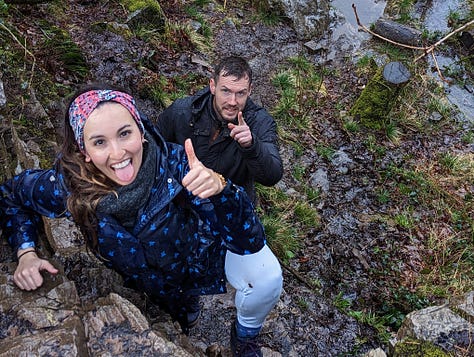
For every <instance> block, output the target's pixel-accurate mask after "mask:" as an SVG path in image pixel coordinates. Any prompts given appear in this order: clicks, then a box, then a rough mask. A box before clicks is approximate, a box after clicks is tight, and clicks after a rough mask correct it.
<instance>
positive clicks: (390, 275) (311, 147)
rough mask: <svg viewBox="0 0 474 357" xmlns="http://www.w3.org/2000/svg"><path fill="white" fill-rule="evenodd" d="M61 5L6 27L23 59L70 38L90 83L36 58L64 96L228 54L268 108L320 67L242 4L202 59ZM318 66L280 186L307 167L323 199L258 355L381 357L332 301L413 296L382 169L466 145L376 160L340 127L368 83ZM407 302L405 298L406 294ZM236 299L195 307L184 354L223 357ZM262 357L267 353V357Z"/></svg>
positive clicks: (81, 5)
mask: <svg viewBox="0 0 474 357" xmlns="http://www.w3.org/2000/svg"><path fill="white" fill-rule="evenodd" d="M63 3H64V4H63V6H62V10H63V11H64V12H65V16H57V14H52V13H50V12H49V11H48V6H47V5H45V4H39V5H18V6H14V7H13V6H12V10H11V11H10V14H11V18H10V19H9V21H12V23H14V24H15V26H16V28H17V29H19V30H20V31H22V32H23V34H24V36H26V37H27V39H28V42H29V43H30V45H29V46H30V47H29V50H31V51H35V44H37V43H40V42H41V41H42V39H43V37H44V33H43V31H42V29H41V25H39V24H40V21H39V20H40V19H43V20H47V21H48V22H49V23H51V24H54V25H55V26H57V27H58V28H62V29H64V30H66V31H68V33H69V34H70V36H71V38H72V40H73V41H74V42H75V43H76V44H77V45H78V46H79V47H80V48H81V50H82V51H83V53H84V56H85V60H86V62H87V64H88V66H89V69H90V74H89V75H88V76H87V77H86V78H78V77H77V76H75V75H74V74H73V73H71V72H68V71H67V70H65V69H64V68H63V67H62V64H61V63H60V62H59V61H55V59H54V58H51V57H48V55H47V53H46V52H43V53H36V57H37V58H36V59H37V66H38V68H40V69H41V70H42V71H46V72H48V73H51V74H53V76H54V78H55V82H56V83H61V84H63V85H64V86H65V87H75V86H77V85H78V84H80V82H81V81H90V80H96V81H108V82H112V83H115V84H118V85H121V86H123V87H125V88H126V89H130V90H131V91H132V92H138V91H139V89H140V88H141V87H142V86H143V85H144V82H146V81H147V79H148V78H150V77H152V76H153V75H156V74H162V75H165V76H175V75H181V74H185V73H198V74H200V75H202V77H203V78H206V77H207V76H208V75H209V68H207V66H205V65H202V64H200V63H196V62H194V61H192V58H193V57H194V56H196V57H198V58H200V59H202V60H203V61H205V62H208V63H212V62H213V61H214V60H215V59H216V58H219V57H221V56H224V55H229V54H235V55H242V56H244V57H246V58H248V59H249V60H250V63H251V65H252V67H253V68H254V71H255V88H254V91H253V93H252V96H253V98H254V99H255V100H256V101H257V102H259V103H261V104H262V105H264V106H265V107H267V108H272V107H273V106H274V105H275V103H276V101H277V99H278V96H277V93H276V92H275V88H274V86H273V85H272V84H271V76H272V75H273V74H274V73H276V72H277V71H278V70H279V69H280V68H281V66H283V65H285V63H286V61H287V59H288V58H290V57H294V56H297V55H298V54H301V53H305V54H307V55H309V58H311V59H312V60H314V62H315V66H321V61H320V59H321V54H314V55H311V54H309V53H308V50H307V49H305V47H304V44H303V43H301V42H299V41H298V40H297V38H296V34H295V33H294V31H293V29H292V28H291V26H289V24H286V23H281V24H278V25H274V26H267V25H264V24H262V23H260V22H258V21H256V20H253V19H254V17H253V16H252V9H251V8H250V7H249V6H248V4H247V5H246V6H243V7H237V6H236V7H234V6H233V4H232V3H231V2H227V8H226V10H225V12H224V11H222V10H219V11H218V10H217V9H216V8H215V7H213V6H211V5H207V6H206V7H205V13H204V16H205V18H206V21H207V22H208V23H210V24H211V25H212V27H213V33H214V43H213V49H212V51H211V52H210V53H201V52H199V51H198V50H197V49H196V48H193V47H192V46H189V44H188V43H187V42H186V39H185V38H183V46H182V48H179V49H176V48H166V47H164V46H163V47H159V48H156V47H153V46H152V45H150V44H149V43H146V42H144V41H142V40H140V39H137V38H129V39H126V38H124V37H122V36H119V35H117V34H114V33H112V32H110V31H107V30H104V31H93V30H92V29H93V28H94V26H97V24H100V23H103V24H105V23H119V24H121V23H125V21H126V15H127V14H126V13H125V12H124V11H123V9H122V8H121V7H120V6H119V5H118V4H117V3H115V2H114V1H110V2H94V1H72V0H69V1H65V2H63ZM162 6H163V9H164V11H165V13H166V14H167V16H168V17H169V18H170V19H171V20H172V21H186V20H188V18H187V17H186V15H185V12H184V10H183V7H182V6H180V4H179V3H178V2H173V1H165V2H163V3H162ZM253 11H254V10H253ZM230 18H234V19H237V20H238V21H232V20H229V19H230ZM323 66H324V69H325V72H326V73H330V74H327V75H326V76H325V78H324V85H325V89H326V93H325V94H324V96H321V97H320V98H319V99H318V106H317V107H315V108H313V109H312V110H311V113H309V116H310V117H311V122H312V125H311V127H310V129H308V130H305V131H300V132H295V133H293V134H294V135H295V136H296V137H297V138H298V140H299V141H300V142H301V143H302V144H303V146H304V148H305V150H304V153H303V154H302V155H301V154H298V155H297V154H296V153H295V151H294V149H293V147H292V146H291V145H289V143H286V142H282V145H281V153H282V157H283V159H284V163H285V175H284V178H283V180H282V181H281V182H280V183H279V184H278V186H279V187H280V188H281V189H282V190H283V191H285V192H286V193H288V194H289V195H291V194H294V195H297V193H296V192H295V191H294V190H293V189H292V188H293V187H295V185H297V182H295V179H294V178H293V176H292V175H291V173H292V168H293V167H295V165H299V166H300V167H302V168H304V172H305V176H306V180H307V182H308V184H309V185H313V186H314V187H315V188H322V194H321V197H320V200H319V201H318V204H317V209H318V212H319V213H320V215H321V226H320V227H318V228H317V229H315V230H314V231H312V232H311V233H309V234H308V235H307V237H306V238H305V240H304V242H303V246H302V248H301V250H300V251H299V252H297V255H296V257H295V258H294V259H292V260H291V261H290V262H289V263H288V264H285V266H284V278H285V283H284V293H283V295H282V298H281V301H280V302H279V303H278V305H277V307H276V308H275V310H274V311H273V312H272V313H271V315H270V316H269V318H268V321H267V322H266V324H265V326H264V329H263V332H262V341H263V344H264V346H265V347H266V348H268V349H269V350H273V351H278V352H280V353H281V354H282V355H283V356H341V355H354V356H355V355H362V354H363V353H364V352H366V351H368V350H369V349H370V348H373V347H378V346H382V347H384V345H383V342H382V341H380V340H379V338H378V333H377V331H375V329H373V328H372V327H369V326H368V325H366V324H362V323H360V322H358V321H357V320H356V319H354V318H353V317H350V316H348V315H347V314H345V313H342V312H341V311H340V310H339V309H338V308H337V307H336V306H335V304H334V301H335V300H336V299H337V298H338V297H339V298H340V297H343V298H344V299H346V300H347V301H350V302H351V303H352V309H353V310H359V311H365V312H367V313H371V312H374V311H381V310H383V309H387V312H389V310H390V309H393V308H395V307H396V308H397V309H398V311H403V310H404V306H390V305H389V304H387V301H388V300H390V298H391V297H392V294H393V291H400V287H410V284H411V283H412V281H413V276H415V275H417V274H418V272H419V270H420V269H421V267H422V256H423V255H424V254H425V250H424V249H425V248H424V246H423V244H422V243H421V242H420V241H418V240H417V239H414V238H413V237H411V236H410V234H409V232H406V231H403V230H400V229H399V228H397V227H396V226H395V225H390V224H387V223H381V222H382V221H383V220H379V219H378V217H379V216H380V215H387V214H388V215H390V214H393V213H394V212H396V207H390V205H389V203H385V204H382V203H380V202H379V200H377V197H376V192H375V187H376V186H377V185H378V184H379V182H380V176H379V170H380V169H381V168H384V167H386V166H387V165H401V164H402V163H403V162H404V160H406V159H407V157H410V156H416V157H429V156H430V155H431V153H432V152H434V151H436V150H438V149H439V148H441V147H446V146H458V147H461V146H462V145H461V143H460V139H459V135H460V134H459V133H457V132H455V131H454V129H450V128H446V130H445V131H444V132H443V133H433V135H432V136H431V137H429V138H426V137H422V136H421V135H419V134H417V133H415V132H413V133H409V134H408V135H406V136H405V137H404V139H403V143H402V144H400V145H398V146H394V145H391V144H390V143H387V144H386V145H387V146H388V147H389V149H388V150H387V151H386V153H385V154H384V156H383V157H377V156H376V155H375V154H374V152H373V151H370V150H369V149H368V148H367V145H366V143H365V139H366V137H367V136H366V133H364V132H361V133H359V134H357V135H349V134H348V133H347V132H346V131H345V130H344V129H343V127H342V122H341V113H343V112H344V111H346V110H348V109H349V108H350V106H351V104H352V103H353V102H354V100H355V99H356V98H357V96H358V94H359V93H360V91H361V90H362V88H363V87H364V85H365V84H366V82H367V79H368V78H367V77H366V76H367V74H366V75H364V74H356V73H357V71H356V70H355V68H354V64H353V63H352V61H350V59H347V58H338V60H337V61H333V62H328V63H324V65H323ZM11 72H12V71H9V72H8V73H11ZM8 73H6V74H5V75H4V78H3V81H4V83H5V85H6V91H7V93H8V94H9V97H10V98H13V97H14V91H15V88H17V89H18V88H21V86H20V85H19V84H18V83H17V80H16V79H15V78H9V77H8ZM138 102H139V103H138V104H139V106H140V108H141V109H142V111H143V112H144V113H145V114H147V115H148V116H149V117H150V118H152V119H153V118H156V116H157V114H158V113H159V112H160V111H161V110H162V108H160V107H159V106H157V105H156V104H155V103H153V102H152V101H151V100H150V99H148V98H147V97H146V96H142V97H140V98H139V101H138ZM336 106H337V108H338V109H336ZM46 110H47V111H48V113H49V114H50V116H51V118H52V121H53V124H54V125H55V126H56V127H59V123H60V120H61V118H62V110H63V108H62V106H61V105H57V104H50V105H49V106H47V107H46ZM380 140H384V139H382V138H381V139H380ZM318 145H324V146H327V147H331V148H335V150H336V155H334V156H333V157H332V159H328V158H325V157H322V156H321V155H318V153H317V152H316V147H317V146H318ZM321 172H322V173H324V174H325V175H326V178H327V179H326V181H324V182H323V183H324V184H323V185H322V184H321V180H319V179H317V178H318V177H319V176H318V173H321ZM318 185H322V187H319V186H318ZM423 214H427V215H428V214H429V212H425V213H421V214H420V217H419V218H420V222H422V221H423ZM387 260H393V261H396V262H397V263H396V264H397V269H398V270H397V271H394V270H392V264H389V263H388V262H387ZM311 281H317V282H318V288H314V287H313V286H311V285H309V284H308V282H311ZM406 291H407V293H409V292H410V291H409V289H408V288H407V290H406ZM232 293H233V292H232V289H229V293H228V294H226V295H222V296H212V297H205V298H203V304H204V309H203V314H202V318H201V322H200V324H199V325H198V326H197V327H196V328H194V329H193V330H192V331H191V335H190V343H191V344H192V345H194V346H195V347H196V346H197V347H198V349H200V350H201V351H205V350H206V349H207V350H208V352H209V353H210V354H212V353H213V354H214V355H218V353H219V351H221V352H222V354H223V355H224V356H225V355H226V354H228V338H229V326H230V323H231V321H232V319H233V317H234V315H233V314H234V309H233V306H232ZM406 312H408V311H406ZM167 333H168V334H169V335H170V337H172V338H174V339H175V340H176V341H178V340H179V341H181V340H182V337H180V336H178V335H177V334H176V332H172V331H168V332H167ZM173 333H174V335H173ZM209 346H211V347H209ZM269 350H266V352H265V353H267V354H270V353H271V351H269ZM212 351H213V352H212ZM211 352H212V353H211Z"/></svg>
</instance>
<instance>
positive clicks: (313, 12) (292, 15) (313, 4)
mask: <svg viewBox="0 0 474 357" xmlns="http://www.w3.org/2000/svg"><path fill="white" fill-rule="evenodd" d="M267 1H268V5H269V7H270V11H273V12H277V13H283V14H284V15H285V16H286V17H288V18H289V19H290V20H291V21H292V22H293V27H294V29H295V31H296V34H297V36H298V38H299V39H310V38H313V37H315V38H321V37H322V36H323V34H324V32H325V31H326V29H327V27H328V25H329V2H328V1H327V0H295V1H292V0H267Z"/></svg>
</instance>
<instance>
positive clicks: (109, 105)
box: [84, 102, 143, 186]
mask: <svg viewBox="0 0 474 357" xmlns="http://www.w3.org/2000/svg"><path fill="white" fill-rule="evenodd" d="M84 147H85V160H86V162H92V163H93V164H94V165H95V166H96V167H97V168H98V169H99V170H100V171H101V172H102V173H103V174H104V175H106V176H107V177H108V178H110V179H111V180H112V181H114V182H116V183H117V184H119V185H121V186H124V185H128V184H130V183H132V182H133V181H134V180H135V178H136V177H137V174H138V170H139V169H140V166H141V164H142V159H143V135H142V133H141V132H140V129H139V128H138V125H137V122H136V121H135V120H134V119H133V117H132V115H131V114H130V112H129V111H128V110H127V109H126V108H125V107H124V106H122V105H121V104H119V103H115V102H104V103H102V104H101V105H99V106H98V107H97V108H96V109H94V111H92V113H91V114H90V115H89V117H88V118H87V120H86V123H85V125H84Z"/></svg>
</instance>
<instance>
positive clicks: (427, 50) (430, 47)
mask: <svg viewBox="0 0 474 357" xmlns="http://www.w3.org/2000/svg"><path fill="white" fill-rule="evenodd" d="M473 24H474V20H471V21H469V22H468V23H466V24H464V25H462V26H461V27H459V28H457V29H456V30H454V31H452V32H450V33H448V34H447V35H446V36H444V37H443V38H442V39H441V40H439V41H438V42H436V43H435V44H433V45H431V46H429V47H428V48H427V49H426V50H425V53H423V54H422V55H421V56H418V57H417V58H415V62H416V61H418V60H419V59H420V58H423V57H424V56H426V55H427V54H428V53H430V52H433V51H434V49H435V48H436V46H439V45H440V44H441V43H443V42H444V41H446V40H447V39H448V38H450V37H451V36H453V35H455V34H457V33H458V32H459V31H462V30H464V29H465V28H466V27H469V26H471V25H473Z"/></svg>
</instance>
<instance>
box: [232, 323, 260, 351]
mask: <svg viewBox="0 0 474 357" xmlns="http://www.w3.org/2000/svg"><path fill="white" fill-rule="evenodd" d="M230 349H231V351H232V356H234V357H262V356H263V355H262V351H261V349H260V346H259V344H258V336H256V337H248V338H241V337H238V336H237V330H236V327H235V322H234V323H232V328H231V330H230Z"/></svg>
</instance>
